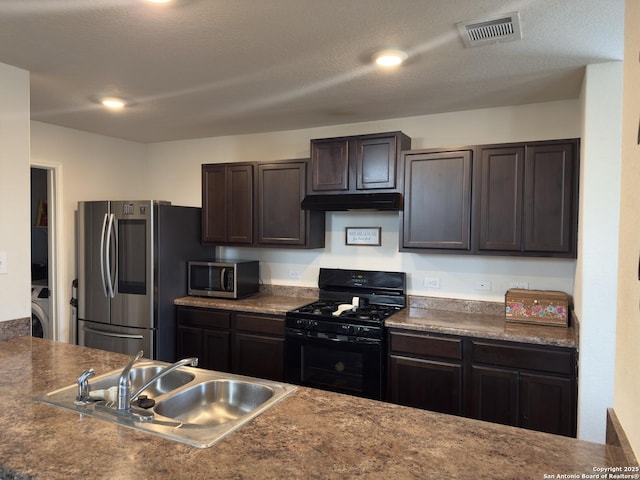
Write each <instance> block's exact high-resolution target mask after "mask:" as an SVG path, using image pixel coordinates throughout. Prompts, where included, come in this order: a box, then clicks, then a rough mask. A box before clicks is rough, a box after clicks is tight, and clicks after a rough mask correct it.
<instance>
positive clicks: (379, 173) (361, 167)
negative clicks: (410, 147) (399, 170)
mask: <svg viewBox="0 0 640 480" xmlns="http://www.w3.org/2000/svg"><path fill="white" fill-rule="evenodd" d="M396 144H397V142H396V137H395V136H393V137H380V138H367V139H360V140H358V141H357V142H356V145H357V147H356V152H357V153H356V155H357V156H356V189H357V190H373V189H378V188H396V164H397V158H396Z"/></svg>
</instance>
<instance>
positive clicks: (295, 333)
mask: <svg viewBox="0 0 640 480" xmlns="http://www.w3.org/2000/svg"><path fill="white" fill-rule="evenodd" d="M310 333H311V332H308V331H305V330H301V331H297V330H287V335H288V336H292V337H302V338H307V339H309V340H311V341H314V340H315V341H319V342H324V341H327V340H328V341H330V342H336V343H348V340H341V339H339V338H331V337H329V336H327V334H326V333H324V332H317V333H318V335H310ZM343 337H344V336H343ZM344 338H347V337H344Z"/></svg>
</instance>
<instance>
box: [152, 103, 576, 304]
mask: <svg viewBox="0 0 640 480" xmlns="http://www.w3.org/2000/svg"><path fill="white" fill-rule="evenodd" d="M580 115H581V111H580V104H579V102H578V101H562V102H552V103H545V104H532V105H524V106H518V107H505V108H494V109H485V110H474V111H467V112H455V113H445V114H439V115H426V116H418V117H408V118H400V119H393V120H385V121H378V122H368V123H359V124H347V125H337V126H331V127H323V128H312V129H305V130H292V131H286V132H274V133H263V134H254V135H238V136H228V137H217V138H204V139H197V140H185V141H176V142H166V143H157V144H153V145H150V146H149V166H150V170H151V171H152V189H153V190H152V195H153V196H155V197H161V196H162V195H163V194H165V192H169V191H170V192H171V200H172V201H174V203H181V204H185V205H194V206H200V205H201V196H200V195H201V194H200V165H201V164H202V163H217V162H237V161H266V160H279V159H286V158H301V157H308V156H309V140H310V139H312V138H325V137H331V136H338V135H351V134H361V133H374V132H384V131H392V130H402V131H403V132H405V133H406V134H407V135H409V136H410V137H412V139H413V143H412V148H414V149H418V148H430V147H446V146H455V145H473V144H483V143H502V142H512V141H513V142H515V141H524V140H546V139H557V138H574V137H579V136H580V134H581V131H580V125H581V119H580ZM345 226H381V227H382V232H383V241H382V246H381V247H353V246H348V247H347V246H345V245H344V227H345ZM398 230H399V218H398V214H397V213H378V214H372V213H359V212H348V213H343V212H329V213H328V214H327V237H326V248H325V249H324V250H310V251H293V250H276V249H236V248H224V249H220V254H221V255H224V256H230V257H234V258H239V257H242V258H252V259H257V260H260V261H261V262H262V263H261V274H262V280H263V282H265V283H272V284H296V285H304V286H316V285H317V275H318V268H320V267H335V266H338V265H340V266H342V267H343V268H344V267H353V268H363V269H364V268H366V269H381V270H403V271H407V272H408V274H409V291H410V293H412V294H422V295H431V296H440V297H450V298H466V299H482V300H491V301H502V300H503V299H504V292H505V290H506V289H507V287H508V283H509V281H511V280H518V281H527V282H529V287H530V288H550V289H557V290H563V291H566V292H569V293H572V292H573V281H574V271H575V261H574V260H548V259H547V260H544V259H543V260H541V259H523V258H506V257H489V256H484V257H480V256H474V257H468V256H457V255H436V254H412V253H399V252H398V242H399V235H398ZM292 270H293V271H294V273H298V272H299V273H300V275H301V278H300V279H299V280H298V279H291V278H290V271H292ZM427 275H428V276H437V277H439V278H440V280H441V282H440V285H441V288H440V289H427V288H425V287H424V286H423V282H424V277H425V276H427ZM477 280H489V281H490V282H491V286H492V288H491V291H488V292H487V291H478V290H475V289H474V286H475V282H476V281H477Z"/></svg>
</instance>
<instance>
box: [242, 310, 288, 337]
mask: <svg viewBox="0 0 640 480" xmlns="http://www.w3.org/2000/svg"><path fill="white" fill-rule="evenodd" d="M235 324H236V330H244V331H248V332H257V333H267V334H271V335H284V318H281V317H271V316H266V315H252V314H250V313H237V314H236V321H235Z"/></svg>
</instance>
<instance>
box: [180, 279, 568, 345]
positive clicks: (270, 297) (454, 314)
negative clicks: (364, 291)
mask: <svg viewBox="0 0 640 480" xmlns="http://www.w3.org/2000/svg"><path fill="white" fill-rule="evenodd" d="M316 298H317V289H299V288H296V287H271V286H269V287H267V288H265V289H263V290H262V291H261V292H260V293H259V294H257V295H254V296H251V297H247V298H244V299H239V300H226V299H219V298H201V297H182V298H178V299H176V300H175V304H176V305H183V306H192V307H203V308H220V309H224V310H235V311H245V312H256V313H270V314H274V315H284V314H285V313H286V312H287V311H288V310H292V309H294V308H297V307H300V306H302V305H306V304H308V303H311V302H312V301H314V300H315V299H316ZM385 325H386V326H387V327H388V328H402V329H405V330H415V331H420V332H428V333H442V334H449V335H460V336H469V337H477V338H488V339H495V340H508V341H513V342H524V343H534V344H539V345H555V346H559V347H569V348H576V347H577V345H578V339H577V328H576V327H575V326H573V325H572V326H571V327H570V328H563V327H555V326H544V325H525V324H519V323H509V322H506V321H505V317H504V303H497V302H481V301H469V300H456V299H442V298H433V297H409V308H406V309H404V310H402V311H400V312H399V313H396V314H395V315H393V316H391V317H389V318H388V319H387V320H386V321H385Z"/></svg>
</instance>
